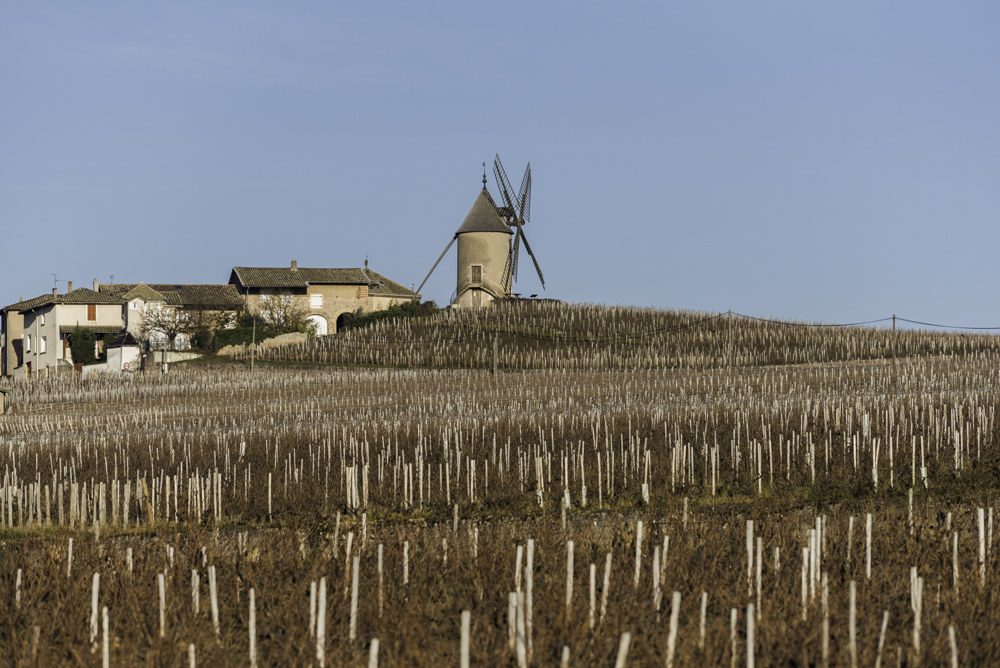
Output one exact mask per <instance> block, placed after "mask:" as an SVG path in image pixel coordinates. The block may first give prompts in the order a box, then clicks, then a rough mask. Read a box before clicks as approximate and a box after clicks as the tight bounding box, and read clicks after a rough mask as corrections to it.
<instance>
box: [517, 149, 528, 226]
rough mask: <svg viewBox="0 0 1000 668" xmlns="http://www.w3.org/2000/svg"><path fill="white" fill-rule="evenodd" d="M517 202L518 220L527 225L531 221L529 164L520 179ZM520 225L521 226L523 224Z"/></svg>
mask: <svg viewBox="0 0 1000 668" xmlns="http://www.w3.org/2000/svg"><path fill="white" fill-rule="evenodd" d="M517 202H518V204H520V205H521V210H520V212H519V215H518V218H519V219H520V220H521V221H523V223H527V222H528V221H529V220H531V163H530V162H529V163H528V166H527V167H526V168H525V170H524V178H523V179H521V190H520V191H519V192H518V194H517ZM523 223H522V224H523Z"/></svg>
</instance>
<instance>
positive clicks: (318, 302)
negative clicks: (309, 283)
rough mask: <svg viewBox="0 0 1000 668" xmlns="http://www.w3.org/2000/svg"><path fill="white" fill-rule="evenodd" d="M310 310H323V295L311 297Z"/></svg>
mask: <svg viewBox="0 0 1000 668" xmlns="http://www.w3.org/2000/svg"><path fill="white" fill-rule="evenodd" d="M309 308H323V295H309Z"/></svg>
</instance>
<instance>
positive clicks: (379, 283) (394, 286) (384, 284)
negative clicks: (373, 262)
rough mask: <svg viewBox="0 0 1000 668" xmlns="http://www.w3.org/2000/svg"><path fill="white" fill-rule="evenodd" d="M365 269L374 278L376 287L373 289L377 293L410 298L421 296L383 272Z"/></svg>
mask: <svg viewBox="0 0 1000 668" xmlns="http://www.w3.org/2000/svg"><path fill="white" fill-rule="evenodd" d="M365 271H367V272H368V275H369V276H371V277H372V278H373V279H374V283H375V288H374V290H373V291H374V292H375V294H377V295H381V296H388V297H406V298H408V299H412V298H415V297H419V296H420V295H418V294H417V293H416V292H414V291H413V290H411V289H409V288H405V287H403V286H402V285H400V284H399V283H397V282H395V281H390V280H389V279H388V278H386V277H385V276H383V275H382V274H377V273H375V272H374V271H372V270H371V269H366V270H365Z"/></svg>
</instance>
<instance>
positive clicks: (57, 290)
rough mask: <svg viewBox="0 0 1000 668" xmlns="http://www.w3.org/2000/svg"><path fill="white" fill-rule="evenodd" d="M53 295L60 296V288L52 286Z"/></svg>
mask: <svg viewBox="0 0 1000 668" xmlns="http://www.w3.org/2000/svg"><path fill="white" fill-rule="evenodd" d="M52 296H53V297H58V296H59V288H52Z"/></svg>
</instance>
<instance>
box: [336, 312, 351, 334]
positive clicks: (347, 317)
mask: <svg viewBox="0 0 1000 668" xmlns="http://www.w3.org/2000/svg"><path fill="white" fill-rule="evenodd" d="M353 322H354V313H352V312H351V311H348V312H346V313H341V314H340V315H338V316H337V331H338V332H346V331H347V330H349V329H350V328H351V323H353Z"/></svg>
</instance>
